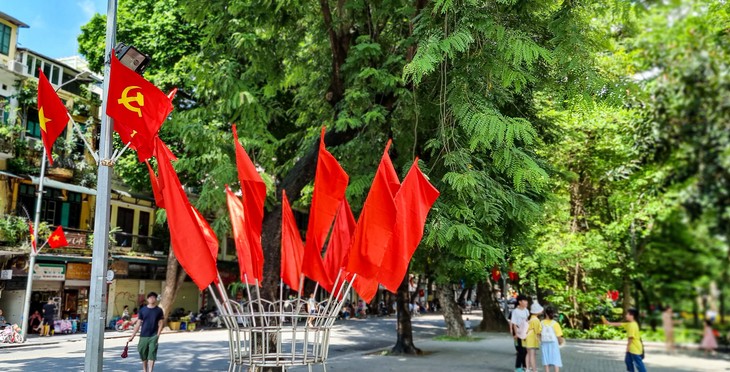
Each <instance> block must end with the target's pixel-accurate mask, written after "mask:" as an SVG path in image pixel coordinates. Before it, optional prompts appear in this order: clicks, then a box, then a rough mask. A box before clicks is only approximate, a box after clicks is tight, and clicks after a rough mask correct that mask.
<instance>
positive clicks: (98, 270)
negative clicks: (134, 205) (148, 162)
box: [84, 0, 117, 372]
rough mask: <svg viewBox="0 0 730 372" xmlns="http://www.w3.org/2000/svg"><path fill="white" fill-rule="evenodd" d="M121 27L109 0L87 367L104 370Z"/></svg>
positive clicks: (91, 371) (90, 371) (93, 371)
mask: <svg viewBox="0 0 730 372" xmlns="http://www.w3.org/2000/svg"><path fill="white" fill-rule="evenodd" d="M116 30H117V0H108V2H107V11H106V48H105V50H104V88H103V92H102V100H101V109H102V111H103V112H104V114H102V116H101V131H100V140H99V159H100V161H99V169H98V173H97V183H96V186H97V190H96V210H95V215H94V248H93V256H92V261H91V288H90V293H89V319H88V322H89V323H88V332H87V337H86V356H85V358H84V371H86V372H101V371H102V367H103V364H104V328H105V324H104V323H105V320H106V302H107V298H106V295H107V293H106V271H107V263H108V262H107V261H108V253H109V217H110V215H111V213H110V212H111V207H110V204H109V203H110V200H111V175H112V165H113V163H112V162H111V155H112V150H113V146H114V145H113V142H112V134H113V131H112V129H113V126H114V123H113V122H112V120H111V119H110V118H109V117H108V116H107V115H106V104H107V100H108V98H109V97H108V96H109V72H110V71H109V69H110V66H111V54H112V53H113V48H114V43H115V39H116Z"/></svg>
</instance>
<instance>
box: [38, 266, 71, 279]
mask: <svg viewBox="0 0 730 372" xmlns="http://www.w3.org/2000/svg"><path fill="white" fill-rule="evenodd" d="M33 280H53V281H64V280H66V265H64V264H47V263H38V264H35V266H34V267H33Z"/></svg>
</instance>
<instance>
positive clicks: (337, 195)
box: [302, 127, 349, 292]
mask: <svg viewBox="0 0 730 372" xmlns="http://www.w3.org/2000/svg"><path fill="white" fill-rule="evenodd" d="M324 133H325V128H324V127H322V136H321V137H320V140H319V154H318V156H317V171H316V173H315V175H314V193H313V195H312V206H311V207H310V209H309V224H308V225H307V236H306V237H307V242H306V245H305V246H304V263H303V265H302V269H303V271H304V275H306V276H307V277H309V278H311V279H312V280H314V281H316V282H319V285H321V286H322V288H324V289H326V290H328V291H330V292H331V291H332V284H333V283H332V281H333V280H334V278H330V277H329V276H328V275H327V271H326V270H325V268H324V262H322V248H323V247H324V242H325V239H326V238H327V233H328V232H329V230H330V227H331V226H332V221H334V219H335V215H336V214H337V209H338V208H339V207H340V202H342V200H344V199H345V189H347V182H348V181H349V177H348V176H347V173H345V170H344V169H342V167H341V166H340V163H338V162H337V159H335V157H334V156H332V154H330V153H329V151H327V149H326V148H325V145H324Z"/></svg>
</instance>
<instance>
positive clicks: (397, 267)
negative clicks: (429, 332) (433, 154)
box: [378, 159, 439, 293]
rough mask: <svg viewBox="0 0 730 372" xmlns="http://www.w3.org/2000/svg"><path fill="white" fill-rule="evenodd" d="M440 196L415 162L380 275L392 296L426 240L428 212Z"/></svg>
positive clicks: (400, 197) (399, 201)
mask: <svg viewBox="0 0 730 372" xmlns="http://www.w3.org/2000/svg"><path fill="white" fill-rule="evenodd" d="M438 196H439V192H438V190H436V188H435V187H433V185H431V183H430V182H428V179H426V176H425V175H424V174H423V173H422V172H421V170H420V169H419V168H418V159H416V161H414V162H413V165H412V166H411V169H410V170H409V171H408V174H407V175H406V178H405V179H403V184H402V185H401V187H400V190H398V193H397V194H396V196H395V209H396V222H395V228H394V231H393V236H392V238H391V242H390V245H389V247H388V249H387V250H386V252H385V255H384V256H383V260H382V262H381V263H380V272H379V273H378V281H379V282H380V283H382V284H383V286H384V287H385V288H387V289H388V290H390V291H391V292H393V293H395V292H397V291H398V287H399V286H400V283H401V282H402V281H403V277H404V276H405V275H406V272H407V271H408V264H409V263H410V261H411V257H413V253H414V252H415V251H416V248H418V243H420V242H421V238H423V228H424V226H425V225H426V217H427V216H428V211H429V210H431V206H432V205H433V203H434V202H435V201H436V198H438Z"/></svg>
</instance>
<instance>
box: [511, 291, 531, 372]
mask: <svg viewBox="0 0 730 372" xmlns="http://www.w3.org/2000/svg"><path fill="white" fill-rule="evenodd" d="M529 316H530V312H529V311H528V310H527V296H525V295H519V296H517V307H516V308H515V309H514V310H512V314H511V315H510V333H512V338H514V340H515V349H516V350H517V357H516V359H515V372H523V371H524V368H526V367H527V364H526V361H525V359H526V357H527V348H525V346H526V345H525V339H526V338H527V318H528V317H529Z"/></svg>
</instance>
